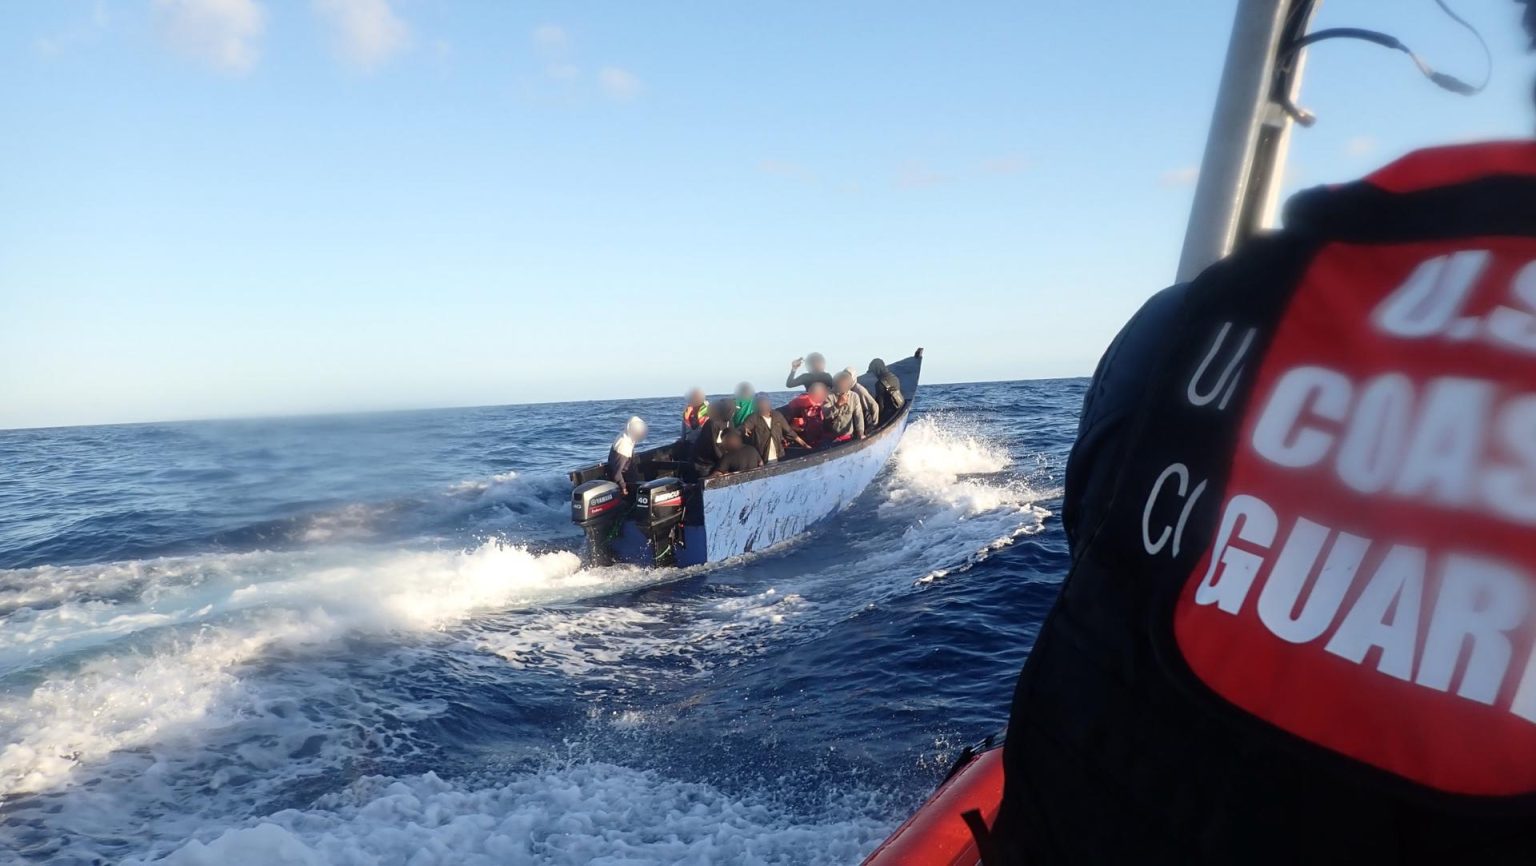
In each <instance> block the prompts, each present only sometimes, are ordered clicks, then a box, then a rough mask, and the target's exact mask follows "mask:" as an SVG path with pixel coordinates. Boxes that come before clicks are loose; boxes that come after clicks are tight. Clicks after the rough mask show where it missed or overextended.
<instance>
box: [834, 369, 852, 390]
mask: <svg viewBox="0 0 1536 866" xmlns="http://www.w3.org/2000/svg"><path fill="white" fill-rule="evenodd" d="M836 381H837V393H839V394H846V393H848V392H849V391H852V390H853V377H852V376H850V375H848V374H847V373H839V374H837V379H836Z"/></svg>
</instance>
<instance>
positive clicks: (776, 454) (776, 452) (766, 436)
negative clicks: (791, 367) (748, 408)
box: [741, 394, 811, 463]
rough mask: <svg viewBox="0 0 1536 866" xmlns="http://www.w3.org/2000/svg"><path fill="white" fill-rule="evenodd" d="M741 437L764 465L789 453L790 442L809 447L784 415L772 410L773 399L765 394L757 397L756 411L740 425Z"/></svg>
mask: <svg viewBox="0 0 1536 866" xmlns="http://www.w3.org/2000/svg"><path fill="white" fill-rule="evenodd" d="M741 435H742V436H743V437H744V438H745V439H746V440H747V445H748V446H750V447H751V448H753V449H754V450H756V451H757V455H758V457H760V458H762V461H763V462H764V463H777V462H778V461H779V459H780V458H782V457H784V456H785V455H786V454H787V453H788V452H789V445H790V443H791V442H793V443H794V444H796V445H799V446H800V447H801V448H807V449H808V448H810V447H811V446H810V445H807V444H806V442H805V440H804V439H801V438H800V434H798V433H796V432H795V428H793V427H791V426H790V424H789V421H788V420H786V419H785V418H784V413H782V412H780V411H779V410H777V409H775V408H773V398H771V397H769V396H768V395H767V394H759V395H757V411H756V412H753V413H752V416H751V417H750V418H748V419H747V420H746V423H744V424H742V425H741Z"/></svg>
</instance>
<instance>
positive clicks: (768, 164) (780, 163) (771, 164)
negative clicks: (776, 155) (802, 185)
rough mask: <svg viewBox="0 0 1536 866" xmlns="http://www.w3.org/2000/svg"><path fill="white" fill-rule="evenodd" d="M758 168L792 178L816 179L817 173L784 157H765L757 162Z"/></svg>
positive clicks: (768, 172) (766, 172)
mask: <svg viewBox="0 0 1536 866" xmlns="http://www.w3.org/2000/svg"><path fill="white" fill-rule="evenodd" d="M757 170H758V171H761V172H762V173H764V174H772V175H777V176H778V177H785V178H789V179H790V180H801V181H814V180H815V179H816V175H815V174H814V173H812V172H811V170H810V169H808V168H806V167H805V166H803V165H800V164H799V163H795V162H789V161H788V160H783V159H771V158H770V159H765V160H763V161H762V162H760V163H758V164H757Z"/></svg>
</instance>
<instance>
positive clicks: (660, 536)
mask: <svg viewBox="0 0 1536 866" xmlns="http://www.w3.org/2000/svg"><path fill="white" fill-rule="evenodd" d="M635 525H636V526H637V527H639V529H640V532H641V534H642V535H644V536H645V537H646V539H647V540H648V541H649V542H650V544H651V550H652V551H653V556H654V561H655V563H656V564H657V565H674V564H676V562H677V549H676V548H677V546H678V545H679V544H681V543H682V537H683V482H681V481H679V480H678V479H676V478H658V479H656V480H655V481H647V482H645V483H644V484H642V485H640V487H639V490H638V491H637V494H636V496H635Z"/></svg>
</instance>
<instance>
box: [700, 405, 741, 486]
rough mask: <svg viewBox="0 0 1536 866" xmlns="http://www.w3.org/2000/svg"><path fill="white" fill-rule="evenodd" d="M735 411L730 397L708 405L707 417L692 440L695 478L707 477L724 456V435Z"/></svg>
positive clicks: (729, 427)
mask: <svg viewBox="0 0 1536 866" xmlns="http://www.w3.org/2000/svg"><path fill="white" fill-rule="evenodd" d="M735 411H736V401H735V400H732V399H731V398H730V397H722V398H721V399H719V400H716V401H714V402H713V403H711V404H710V405H709V417H708V418H706V419H705V420H704V426H702V427H700V428H699V434H698V437H697V438H696V439H694V440H693V456H692V462H693V471H694V474H695V477H698V478H704V477H705V476H707V475H709V473H710V470H712V469H714V468H715V464H716V463H718V462H720V458H721V457H723V456H725V450H724V448H723V445H724V439H725V433H726V431H727V430H730V429H731V415H732V414H734V413H735Z"/></svg>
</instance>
